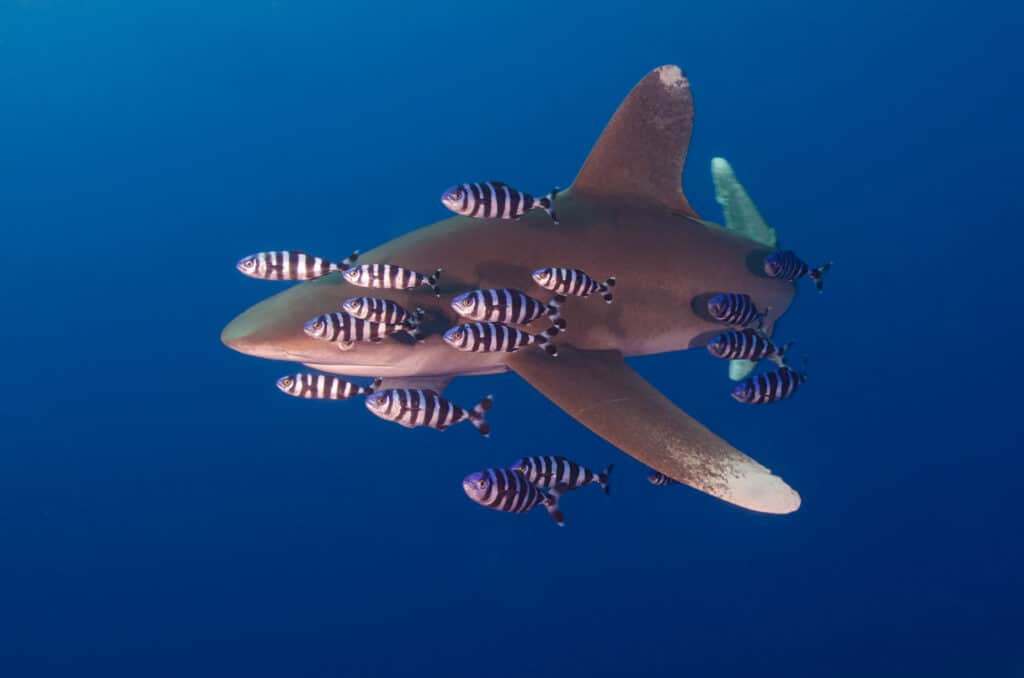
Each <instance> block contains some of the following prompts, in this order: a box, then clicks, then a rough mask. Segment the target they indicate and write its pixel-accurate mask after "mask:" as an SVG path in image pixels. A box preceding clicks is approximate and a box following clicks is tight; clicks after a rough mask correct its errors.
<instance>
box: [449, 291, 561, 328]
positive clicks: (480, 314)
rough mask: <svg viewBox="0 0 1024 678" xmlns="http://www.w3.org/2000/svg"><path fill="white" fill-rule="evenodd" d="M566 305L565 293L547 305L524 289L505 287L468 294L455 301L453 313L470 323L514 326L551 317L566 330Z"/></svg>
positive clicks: (453, 300)
mask: <svg viewBox="0 0 1024 678" xmlns="http://www.w3.org/2000/svg"><path fill="white" fill-rule="evenodd" d="M564 303H565V297H564V296H562V295H561V294H556V295H555V298H554V299H552V300H551V302H549V303H547V304H545V303H544V302H543V301H541V300H540V299H534V298H533V297H531V296H530V295H528V294H526V293H525V292H523V291H521V290H517V289H513V288H511V287H504V288H501V289H493V290H473V291H471V292H464V293H462V294H460V295H458V296H457V297H455V298H454V299H452V310H454V311H455V312H456V313H458V314H459V315H461V316H462V317H464V318H469V319H470V320H480V321H483V322H493V323H509V324H512V325H528V324H529V323H531V322H533V321H534V320H536V319H537V318H541V317H544V316H547V317H548V318H550V319H551V322H552V323H553V324H554V325H555V326H556V327H558V328H559V329H565V320H564V319H563V318H562V316H561V314H560V310H559V309H560V307H561V305H562V304H564Z"/></svg>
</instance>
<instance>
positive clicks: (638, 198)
mask: <svg viewBox="0 0 1024 678" xmlns="http://www.w3.org/2000/svg"><path fill="white" fill-rule="evenodd" d="M692 131H693V95H692V94H691V92H690V81H689V80H687V78H686V75H685V74H683V71H682V70H681V69H680V68H679V67H678V66H661V67H659V68H656V69H654V70H653V71H651V72H650V73H648V74H647V77H645V78H644V79H643V80H641V81H640V82H639V83H638V84H637V86H636V87H634V88H633V91H632V92H630V93H629V96H627V97H626V99H625V101H623V102H622V104H621V105H620V106H619V109H618V110H617V111H615V115H613V116H612V119H611V121H610V122H609V123H608V125H607V126H606V127H605V128H604V132H603V133H602V134H601V137H600V138H599V139H598V140H597V143H596V144H594V148H593V149H591V151H590V155H589V156H588V157H587V161H586V162H584V163H583V167H582V168H581V169H580V173H579V174H578V175H577V176H576V181H575V182H573V185H572V190H573V192H574V193H575V194H577V195H581V194H582V195H592V196H594V197H602V198H603V197H611V198H615V199H620V200H627V201H629V202H646V203H654V204H656V205H660V206H663V207H667V208H669V209H671V210H674V211H678V212H682V213H683V214H686V215H689V216H694V217H696V216H697V214H696V212H694V211H693V208H692V207H690V203H689V202H687V200H686V196H685V195H684V194H683V187H682V176H683V163H684V162H685V161H686V149H687V147H688V146H689V144H690V134H691V133H692Z"/></svg>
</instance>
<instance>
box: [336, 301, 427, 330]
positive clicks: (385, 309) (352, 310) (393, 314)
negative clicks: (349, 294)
mask: <svg viewBox="0 0 1024 678" xmlns="http://www.w3.org/2000/svg"><path fill="white" fill-rule="evenodd" d="M341 310H343V311H344V312H345V313H348V314H349V315H350V316H352V317H354V318H359V319H361V320H369V321H370V322H375V323H384V324H386V325H401V324H402V323H407V322H410V321H411V320H413V318H414V317H415V316H416V315H417V314H418V313H422V311H423V309H419V308H418V309H416V312H415V313H410V312H409V311H408V310H406V309H405V307H404V306H402V305H401V304H399V303H397V302H394V301H391V300H390V299H378V298H376V297H353V298H351V299H346V300H345V301H343V302H341Z"/></svg>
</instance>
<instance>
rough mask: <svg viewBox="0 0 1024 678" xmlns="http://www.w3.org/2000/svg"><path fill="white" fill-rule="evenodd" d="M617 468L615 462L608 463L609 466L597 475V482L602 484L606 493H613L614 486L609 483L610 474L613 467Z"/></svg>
mask: <svg viewBox="0 0 1024 678" xmlns="http://www.w3.org/2000/svg"><path fill="white" fill-rule="evenodd" d="M613 468H615V464H608V466H607V467H605V469H604V470H603V471H601V473H600V474H599V475H598V476H597V482H598V483H600V484H601V489H602V490H604V493H605V494H611V493H612V488H611V487H610V486H609V485H608V476H610V475H611V474H612V469H613Z"/></svg>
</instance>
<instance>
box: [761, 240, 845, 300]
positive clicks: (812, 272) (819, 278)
mask: <svg viewBox="0 0 1024 678" xmlns="http://www.w3.org/2000/svg"><path fill="white" fill-rule="evenodd" d="M830 268H832V262H831V261H830V262H828V263H825V264H822V265H821V266H818V267H817V268H811V267H810V265H808V263H807V262H806V261H804V260H803V259H801V258H800V257H798V256H797V254H796V252H794V251H793V250H785V251H784V252H772V253H771V254H769V255H768V256H766V257H765V258H764V272H765V275H767V276H768V277H769V278H775V279H776V280H797V279H799V278H802V277H804V276H807V277H809V278H810V279H811V280H813V281H814V286H815V287H817V288H818V291H819V292H820V291H821V290H822V289H823V287H824V278H825V272H826V271H828V270H829V269H830Z"/></svg>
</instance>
